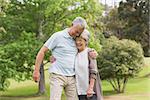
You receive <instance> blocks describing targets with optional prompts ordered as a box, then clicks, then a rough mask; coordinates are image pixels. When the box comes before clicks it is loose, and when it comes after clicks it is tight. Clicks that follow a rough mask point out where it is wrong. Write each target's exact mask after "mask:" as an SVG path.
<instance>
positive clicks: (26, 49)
mask: <svg viewBox="0 0 150 100" xmlns="http://www.w3.org/2000/svg"><path fill="white" fill-rule="evenodd" d="M40 45H41V44H39V42H38V40H37V39H36V38H35V34H33V33H27V32H22V33H21V36H20V37H19V38H18V39H17V40H16V41H15V42H12V43H9V44H7V45H3V46H1V47H0V66H1V68H0V73H1V74H0V90H5V89H6V88H7V87H8V86H9V84H8V81H7V79H8V78H13V79H15V80H17V81H22V80H26V79H30V78H31V75H32V70H33V65H34V59H35V56H36V53H37V51H38V49H39V46H40Z"/></svg>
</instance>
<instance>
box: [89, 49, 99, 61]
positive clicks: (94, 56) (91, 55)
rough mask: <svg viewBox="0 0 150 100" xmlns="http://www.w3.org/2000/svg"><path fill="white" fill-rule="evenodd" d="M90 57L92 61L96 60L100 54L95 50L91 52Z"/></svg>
mask: <svg viewBox="0 0 150 100" xmlns="http://www.w3.org/2000/svg"><path fill="white" fill-rule="evenodd" d="M89 56H90V57H91V58H92V59H96V58H97V56H98V53H97V52H96V50H95V49H92V50H91V51H89Z"/></svg>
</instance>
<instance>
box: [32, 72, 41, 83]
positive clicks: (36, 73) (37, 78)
mask: <svg viewBox="0 0 150 100" xmlns="http://www.w3.org/2000/svg"><path fill="white" fill-rule="evenodd" d="M33 80H34V81H35V82H39V81H40V72H39V71H37V70H34V72H33Z"/></svg>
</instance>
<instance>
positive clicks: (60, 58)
mask: <svg viewBox="0 0 150 100" xmlns="http://www.w3.org/2000/svg"><path fill="white" fill-rule="evenodd" d="M44 46H46V47H47V48H49V49H50V50H51V51H52V55H53V56H54V57H55V58H56V61H55V62H54V63H52V65H51V67H50V68H49V72H50V73H56V74H60V75H65V76H73V75H75V57H76V55H77V48H76V45H75V41H74V39H73V38H72V37H71V36H70V35H69V33H68V29H65V30H63V31H59V32H56V33H54V34H53V35H52V36H51V37H50V38H49V39H48V40H47V41H46V43H45V44H44Z"/></svg>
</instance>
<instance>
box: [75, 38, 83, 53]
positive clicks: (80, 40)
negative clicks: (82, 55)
mask: <svg viewBox="0 0 150 100" xmlns="http://www.w3.org/2000/svg"><path fill="white" fill-rule="evenodd" d="M75 42H76V47H77V49H78V50H79V51H83V50H84V49H85V47H86V40H85V39H83V38H82V37H77V38H76V41H75Z"/></svg>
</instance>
